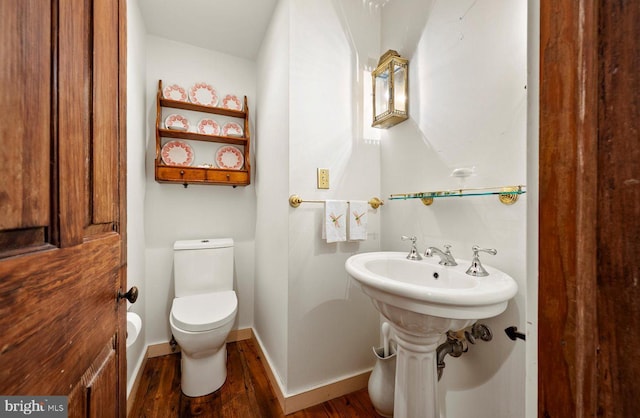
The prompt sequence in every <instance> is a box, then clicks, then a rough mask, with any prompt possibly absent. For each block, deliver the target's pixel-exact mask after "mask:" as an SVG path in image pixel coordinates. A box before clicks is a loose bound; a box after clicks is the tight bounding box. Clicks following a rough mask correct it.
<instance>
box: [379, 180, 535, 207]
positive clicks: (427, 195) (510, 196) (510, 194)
mask: <svg viewBox="0 0 640 418" xmlns="http://www.w3.org/2000/svg"><path fill="white" fill-rule="evenodd" d="M525 188H526V186H524V185H518V186H502V187H483V188H475V189H451V190H442V191H436V192H418V193H395V194H392V195H391V196H389V200H408V199H420V200H422V203H424V204H425V205H427V206H429V205H431V204H432V203H433V199H439V198H443V197H468V196H498V198H499V199H500V202H502V203H504V204H505V205H513V204H514V203H516V202H517V201H518V196H519V195H521V194H524V193H526V190H525Z"/></svg>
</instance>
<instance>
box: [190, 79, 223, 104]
mask: <svg viewBox="0 0 640 418" xmlns="http://www.w3.org/2000/svg"><path fill="white" fill-rule="evenodd" d="M189 100H190V101H191V103H195V104H199V105H203V106H215V105H217V104H218V93H217V92H216V89H214V88H213V87H211V85H209V84H207V83H196V84H194V85H193V86H192V87H191V88H190V89H189Z"/></svg>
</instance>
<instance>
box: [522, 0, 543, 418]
mask: <svg viewBox="0 0 640 418" xmlns="http://www.w3.org/2000/svg"><path fill="white" fill-rule="evenodd" d="M527 4H528V10H527V16H528V17H527V29H528V31H527V32H528V34H527V35H528V36H527V58H528V61H527V73H528V76H527V92H528V93H527V94H528V100H527V104H528V106H527V107H528V109H527V195H528V198H527V295H526V300H527V324H526V325H527V329H526V334H527V348H526V352H527V354H526V357H527V359H526V370H525V376H526V391H525V405H526V417H527V418H535V417H537V416H538V201H539V192H538V159H539V152H538V149H539V146H540V141H539V139H538V137H539V132H538V123H539V120H540V118H539V117H538V114H539V110H540V106H539V101H540V83H539V80H540V1H539V0H530V1H528V2H527Z"/></svg>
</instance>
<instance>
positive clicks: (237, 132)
mask: <svg viewBox="0 0 640 418" xmlns="http://www.w3.org/2000/svg"><path fill="white" fill-rule="evenodd" d="M222 135H223V136H235V137H238V138H242V137H243V136H244V131H243V130H242V127H241V126H240V125H239V124H237V123H236V122H227V123H225V124H224V126H223V127H222Z"/></svg>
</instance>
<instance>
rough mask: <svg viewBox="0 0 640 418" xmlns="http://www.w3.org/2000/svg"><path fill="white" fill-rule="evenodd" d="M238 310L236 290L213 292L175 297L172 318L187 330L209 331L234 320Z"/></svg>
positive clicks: (177, 324) (178, 325)
mask: <svg viewBox="0 0 640 418" xmlns="http://www.w3.org/2000/svg"><path fill="white" fill-rule="evenodd" d="M237 310H238V298H237V297H236V292H234V291H233V290H227V291H224V292H211V293H203V294H199V295H191V296H184V297H180V298H175V299H173V305H172V306H171V318H172V319H173V322H174V324H175V325H176V326H177V327H179V328H181V329H183V330H185V331H209V330H212V329H215V328H219V327H221V326H222V325H224V324H226V323H227V322H229V321H233V319H234V317H235V314H236V311H237Z"/></svg>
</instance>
